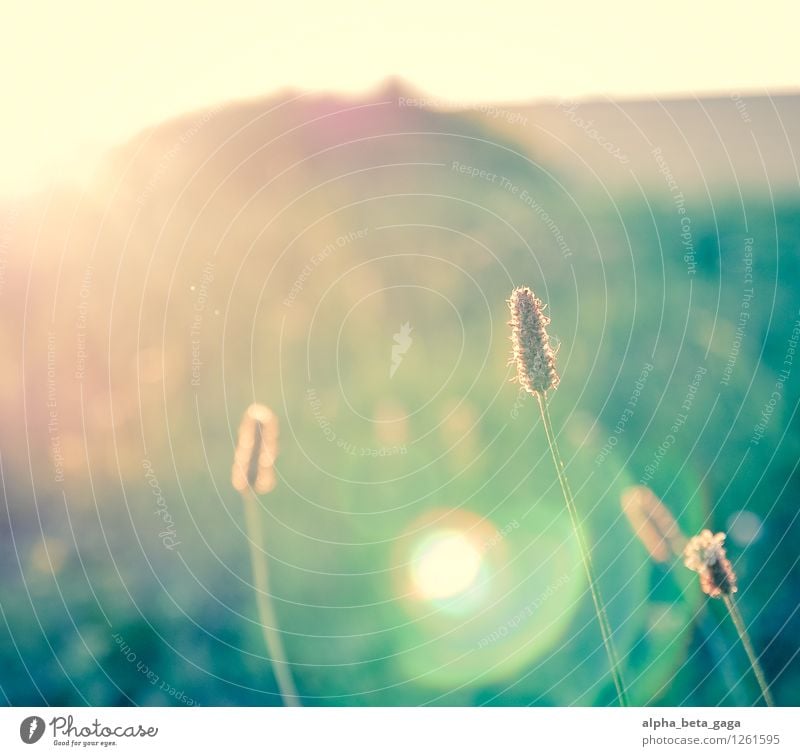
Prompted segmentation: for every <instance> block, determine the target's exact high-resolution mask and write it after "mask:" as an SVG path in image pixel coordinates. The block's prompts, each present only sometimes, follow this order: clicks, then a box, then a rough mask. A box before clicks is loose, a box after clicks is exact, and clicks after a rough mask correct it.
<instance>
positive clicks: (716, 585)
mask: <svg viewBox="0 0 800 756" xmlns="http://www.w3.org/2000/svg"><path fill="white" fill-rule="evenodd" d="M724 542H725V533H716V534H714V533H712V532H711V531H710V530H703V531H701V532H700V535H696V536H694V538H690V539H689V543H687V544H686V548H685V549H684V552H683V556H684V559H683V563H684V564H685V565H686V566H687V567H688V568H689V569H690V570H694V571H695V572H696V573H698V574H699V575H700V587H701V588H702V589H703V593H706V594H708V595H709V596H711V597H712V598H719V597H720V596H729V595H730V594H731V593H736V590H737V587H736V573H735V572H734V571H733V566H732V565H731V563H730V561H729V560H728V557H727V554H726V553H725V547H724V546H723V545H722V544H723V543H724Z"/></svg>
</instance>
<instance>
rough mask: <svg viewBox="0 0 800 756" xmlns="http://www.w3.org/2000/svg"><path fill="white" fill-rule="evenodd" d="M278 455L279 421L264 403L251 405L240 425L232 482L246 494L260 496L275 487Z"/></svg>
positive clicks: (238, 489)
mask: <svg viewBox="0 0 800 756" xmlns="http://www.w3.org/2000/svg"><path fill="white" fill-rule="evenodd" d="M277 456H278V418H277V417H276V416H275V413H274V412H273V411H272V410H271V409H269V407H265V406H264V405H263V404H251V405H250V406H249V407H248V408H247V410H246V411H245V413H244V416H243V417H242V422H241V423H240V424H239V437H238V440H237V443H236V451H235V453H234V457H233V470H232V471H231V483H232V484H233V487H234V488H235V489H236V490H237V491H239V492H244V491H247V490H248V489H250V488H252V489H253V491H255V492H256V493H259V494H264V493H269V492H270V491H271V490H272V489H273V488H275V482H276V481H275V469H274V464H275V459H276V457H277Z"/></svg>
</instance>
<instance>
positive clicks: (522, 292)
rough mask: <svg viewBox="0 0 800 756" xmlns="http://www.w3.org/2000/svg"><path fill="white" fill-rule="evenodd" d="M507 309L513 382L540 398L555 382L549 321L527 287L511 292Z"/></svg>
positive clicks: (540, 304) (554, 361)
mask: <svg viewBox="0 0 800 756" xmlns="http://www.w3.org/2000/svg"><path fill="white" fill-rule="evenodd" d="M508 306H509V308H510V310H511V320H510V322H509V325H510V326H511V344H512V350H513V351H512V355H511V361H510V363H509V364H515V365H516V366H517V380H518V381H519V383H520V385H521V386H522V387H523V388H524V389H525V390H526V391H527V392H528V393H529V394H537V393H538V394H544V393H545V391H547V390H548V389H554V388H556V387H557V386H558V382H559V377H558V373H557V372H556V359H555V354H554V352H553V349H552V347H551V346H550V338H549V337H548V335H547V326H548V325H550V318H548V317H547V315H545V314H544V307H545V306H544V305H543V304H542V301H541V300H540V299H537V298H536V297H535V296H534V294H533V292H532V291H531V290H530V289H529V288H528V287H527V286H520V287H518V288H516V289H514V291H512V292H511V299H509V300H508Z"/></svg>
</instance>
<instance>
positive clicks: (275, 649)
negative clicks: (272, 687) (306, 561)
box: [241, 490, 302, 706]
mask: <svg viewBox="0 0 800 756" xmlns="http://www.w3.org/2000/svg"><path fill="white" fill-rule="evenodd" d="M241 493H242V499H243V500H244V513H245V527H246V530H247V536H248V543H249V544H250V563H251V565H252V569H253V582H254V584H255V593H256V604H257V607H258V620H259V623H260V625H261V632H262V633H263V635H264V643H265V645H266V647H267V654H268V655H269V657H270V659H271V661H272V669H273V672H274V674H275V680H276V682H277V684H278V690H279V691H280V694H281V698H282V699H283V703H284V705H285V706H301V705H302V704H301V702H300V697H299V696H298V695H297V688H296V687H295V684H294V680H293V679H292V673H291V669H290V667H289V662H288V660H287V658H286V652H285V651H284V648H283V641H282V640H281V636H280V633H279V632H278V629H277V628H278V622H277V619H276V616H275V608H274V607H273V604H272V598H271V597H270V593H269V571H268V569H267V558H266V552H265V551H264V538H263V536H262V533H261V513H260V505H259V503H258V500H257V499H256V497H255V496H254V495H253V493H252V491H249V490H248V491H242V492H241Z"/></svg>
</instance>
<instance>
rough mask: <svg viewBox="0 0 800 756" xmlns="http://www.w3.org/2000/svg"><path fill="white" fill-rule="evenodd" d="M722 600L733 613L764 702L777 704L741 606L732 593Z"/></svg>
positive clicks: (732, 616)
mask: <svg viewBox="0 0 800 756" xmlns="http://www.w3.org/2000/svg"><path fill="white" fill-rule="evenodd" d="M722 600H723V601H724V602H725V606H726V607H727V608H728V613H729V614H730V615H731V619H732V620H733V624H734V625H736V632H737V633H739V639H740V640H741V641H742V645H743V646H744V650H745V653H746V654H747V658H748V659H749V660H750V666H751V667H752V668H753V673H754V674H755V676H756V680H758V687H759V688H761V695H762V697H763V698H764V703H765V704H766V705H767V706H775V701H774V699H773V698H772V693H770V691H769V685H767V678H766V677H764V671H763V670H762V669H761V664H760V663H759V661H758V657H757V656H756V652H755V650H754V649H753V643H752V642H751V640H750V635H749V634H748V632H747V628H746V627H745V624H744V620H743V619H742V615H741V613H740V612H739V607H738V606H736V603H735V602H734V600H733V596H732V595H723V596H722Z"/></svg>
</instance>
